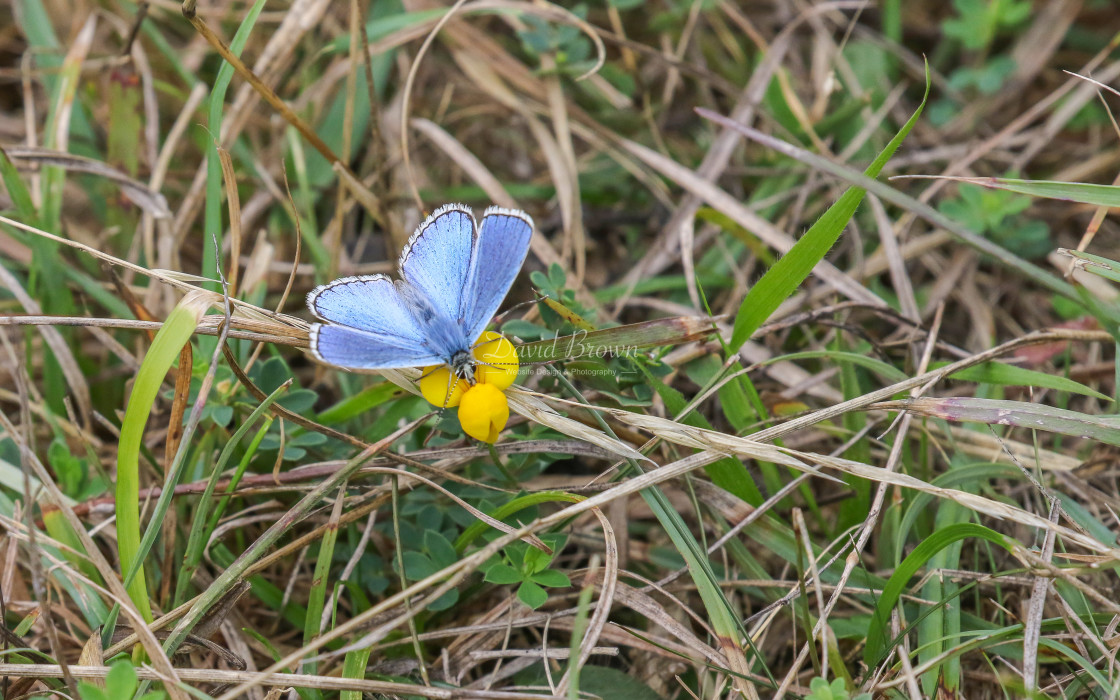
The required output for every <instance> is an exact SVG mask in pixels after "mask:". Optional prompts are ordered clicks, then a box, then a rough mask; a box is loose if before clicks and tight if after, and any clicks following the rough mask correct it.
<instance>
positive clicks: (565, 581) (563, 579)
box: [532, 569, 572, 588]
mask: <svg viewBox="0 0 1120 700" xmlns="http://www.w3.org/2000/svg"><path fill="white" fill-rule="evenodd" d="M532 581H533V582H534V583H539V584H540V585H542V586H547V587H549V588H565V587H567V586H570V585H572V581H571V579H569V578H568V577H567V576H566V575H564V574H563V573H561V572H559V571H556V570H555V569H545V570H544V571H538V572H537V573H535V574H533V576H532Z"/></svg>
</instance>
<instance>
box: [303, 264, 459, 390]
mask: <svg viewBox="0 0 1120 700" xmlns="http://www.w3.org/2000/svg"><path fill="white" fill-rule="evenodd" d="M307 306H308V308H310V309H311V313H313V314H315V316H316V317H317V318H319V319H321V320H323V321H329V322H330V323H326V324H318V323H316V324H314V325H312V327H311V352H312V353H313V354H314V355H315V357H316V358H318V359H319V360H321V361H323V362H327V363H329V364H332V365H338V366H340V367H352V368H355V369H391V368H397V367H416V366H419V365H427V364H436V363H438V362H442V360H441V359H440V357H439V354H438V353H437V352H435V351H434V350H433V349H432V346H431V344H430V343H429V342H427V341H428V337H427V335H428V334H427V332H426V330H425V328H424V326H423V325H422V324H421V323H420V322H419V321H418V320H417V319H416V317H415V314H414V313H413V310H412V308H411V306H410V305H409V303H408V301H407V300H406V299H404V297H402V296H401V294H400V292H399V291H398V289H397V287H396V285H395V284H394V283H393V281H392V280H390V279H389V278H388V277H386V276H385V275H367V276H361V277H343V278H342V279H338V280H335V281H334V282H331V283H329V284H324V285H322V286H319V287H316V288H315V289H314V290H313V291H312V292H311V293H310V294H308V295H307Z"/></svg>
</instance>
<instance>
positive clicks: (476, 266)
mask: <svg viewBox="0 0 1120 700" xmlns="http://www.w3.org/2000/svg"><path fill="white" fill-rule="evenodd" d="M532 237H533V220H532V219H531V218H530V217H529V215H528V214H526V213H525V212H522V211H515V210H512V209H502V208H500V207H490V208H489V209H487V210H486V213H485V214H484V215H483V217H482V224H481V225H480V226H479V231H478V243H477V245H476V247H475V253H474V256H473V260H472V264H471V270H470V279H469V280H468V287H467V291H466V293H465V294H464V295H463V307H462V309H461V310H460V312H459V315H460V318H462V319H463V323H464V325H465V326H466V328H467V335H468V337H469V338H471V340H472V342H473V341H474V340H475V339H476V338H478V337H479V336H480V335H482V332H483V331H484V330H486V326H487V325H488V324H489V323H490V319H492V318H493V317H494V314H496V313H497V312H498V307H499V306H501V305H502V300H503V299H505V298H506V294H508V293H509V288H510V287H511V286H513V281H514V280H515V279H517V273H518V272H519V271H520V270H521V266H522V264H524V262H525V256H526V255H527V254H528V252H529V241H530V239H532Z"/></svg>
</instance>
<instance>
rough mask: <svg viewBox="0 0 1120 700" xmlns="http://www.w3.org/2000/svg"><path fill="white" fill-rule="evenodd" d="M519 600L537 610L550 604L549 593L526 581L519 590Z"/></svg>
mask: <svg viewBox="0 0 1120 700" xmlns="http://www.w3.org/2000/svg"><path fill="white" fill-rule="evenodd" d="M517 599H518V600H520V601H521V602H522V603H525V605H528V606H529V607H530V608H532V609H533V610H536V609H537V608H539V607H540V606H542V605H544V604H545V603H547V602H548V591H546V590H545V589H543V588H541V587H540V586H538V585H537V584H535V583H533V582H532V581H525V582H523V583H522V584H521V586H520V587H519V588H518V589H517Z"/></svg>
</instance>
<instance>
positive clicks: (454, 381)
mask: <svg viewBox="0 0 1120 700" xmlns="http://www.w3.org/2000/svg"><path fill="white" fill-rule="evenodd" d="M457 386H459V378H458V377H456V376H455V373H454V372H452V371H451V370H450V369H448V372H447V391H446V392H444V394H443V406H441V407H440V409H439V410H440V411H446V410H447V402H448V401H450V400H451V392H452V390H454V389H455V387H457Z"/></svg>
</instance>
